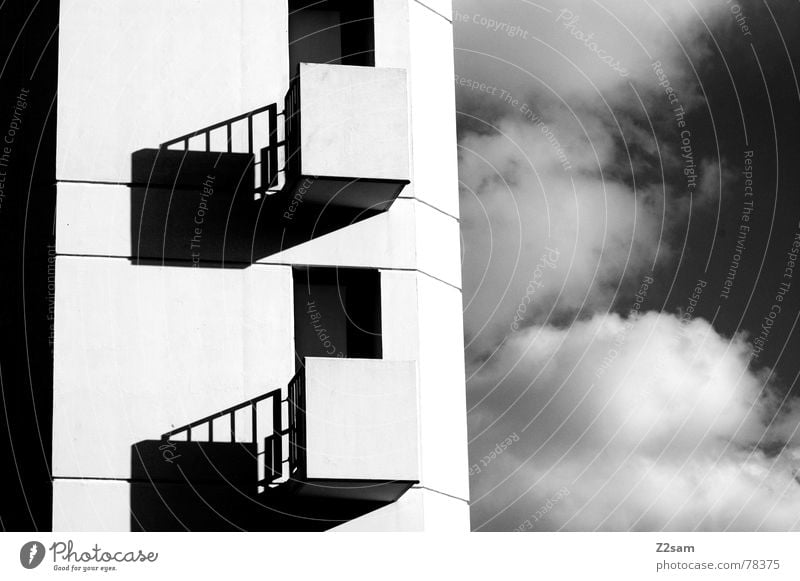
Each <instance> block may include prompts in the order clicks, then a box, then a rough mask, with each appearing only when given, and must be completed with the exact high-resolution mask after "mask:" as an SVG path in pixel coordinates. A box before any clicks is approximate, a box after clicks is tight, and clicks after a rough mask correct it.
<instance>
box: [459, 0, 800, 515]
mask: <svg viewBox="0 0 800 581" xmlns="http://www.w3.org/2000/svg"><path fill="white" fill-rule="evenodd" d="M454 7H455V44H456V52H455V56H456V78H455V79H454V83H455V85H456V90H457V100H458V110H459V113H458V116H459V119H458V120H459V156H460V179H461V204H462V209H461V212H462V236H463V254H464V255H463V263H464V266H463V272H464V308H465V325H466V342H467V376H468V385H467V387H468V399H469V427H470V438H471V442H470V462H471V470H470V472H471V477H470V479H471V487H472V502H473V508H472V525H473V528H474V529H477V530H515V529H522V530H788V529H800V483H798V480H800V479H799V478H798V477H796V473H797V471H798V469H800V427H799V426H800V400H798V399H797V397H798V396H800V394H798V393H796V391H797V377H798V372H799V371H800V358H798V357H797V355H798V350H800V340H799V339H798V337H800V331H799V330H798V329H797V328H796V325H797V323H798V313H799V308H800V270H797V271H796V274H795V270H793V269H794V268H795V265H794V261H795V259H796V258H800V256H797V251H798V249H799V248H800V193H798V188H800V169H798V163H797V160H798V154H800V147H799V146H800V139H798V138H797V136H798V135H800V115H798V114H797V113H798V107H800V84H799V83H798V70H797V69H798V65H799V64H800V4H798V3H796V2H788V1H786V2H777V1H775V0H768V1H759V2H755V1H754V2H739V3H736V2H734V1H726V0H708V1H705V0H704V1H702V2H701V1H700V0H661V1H659V2H652V1H650V0H637V1H632V0H597V1H591V0H586V1H577V0H575V1H572V0H564V1H561V0H559V2H555V1H550V0H541V1H538V2H532V1H529V0H503V1H502V2H501V1H488V0H455V3H454Z"/></svg>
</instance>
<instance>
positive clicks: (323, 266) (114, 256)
mask: <svg viewBox="0 0 800 581" xmlns="http://www.w3.org/2000/svg"><path fill="white" fill-rule="evenodd" d="M56 256H66V257H69V258H113V259H116V260H127V261H129V262H131V261H132V259H131V257H130V256H120V255H117V254H72V253H64V252H59V253H58V254H56ZM155 260H158V259H155ZM140 262H142V264H141V266H172V265H171V264H155V263H150V262H147V261H146V260H145V261H140ZM170 262H172V263H181V264H192V261H191V260H178V259H170ZM219 264H222V263H221V262H220V263H219ZM225 264H230V265H231V266H234V265H248V266H319V267H322V268H325V267H328V268H333V267H339V268H351V267H349V266H343V265H341V264H306V263H300V262H226V263H225ZM352 268H375V269H377V270H388V271H396V272H418V273H420V274H424V275H425V276H427V277H428V278H432V279H433V280H436V281H439V282H440V283H442V284H446V285H447V286H449V287H452V288H454V289H456V290H457V291H458V292H462V289H461V287H458V286H456V285H454V284H453V283H451V282H447V281H446V280H442V279H441V278H439V277H438V276H434V275H432V274H430V273H428V272H425V271H424V270H420V269H419V268H392V267H388V266H364V267H359V266H354V267H352Z"/></svg>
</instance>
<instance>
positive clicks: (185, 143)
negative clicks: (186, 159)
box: [183, 137, 189, 151]
mask: <svg viewBox="0 0 800 581" xmlns="http://www.w3.org/2000/svg"><path fill="white" fill-rule="evenodd" d="M183 149H184V150H185V151H189V138H188V137H187V138H186V139H184V140H183Z"/></svg>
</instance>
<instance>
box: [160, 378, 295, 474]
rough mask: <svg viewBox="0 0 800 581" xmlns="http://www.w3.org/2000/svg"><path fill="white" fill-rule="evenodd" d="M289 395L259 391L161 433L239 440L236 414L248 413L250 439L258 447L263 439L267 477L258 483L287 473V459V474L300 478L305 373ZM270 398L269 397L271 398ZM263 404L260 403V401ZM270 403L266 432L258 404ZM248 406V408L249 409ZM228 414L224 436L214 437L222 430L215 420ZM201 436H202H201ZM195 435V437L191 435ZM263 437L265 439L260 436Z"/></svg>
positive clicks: (167, 436)
mask: <svg viewBox="0 0 800 581" xmlns="http://www.w3.org/2000/svg"><path fill="white" fill-rule="evenodd" d="M288 393H289V397H288V398H287V399H282V397H281V390H280V389H275V390H273V391H270V392H268V393H265V394H262V395H259V396H258V397H254V398H252V399H249V400H247V401H244V402H242V403H240V404H237V405H235V406H232V407H229V408H227V409H224V410H222V411H219V412H216V413H214V414H211V415H210V416H206V417H204V418H202V419H199V420H196V421H194V422H191V423H189V424H186V425H185V426H181V427H179V428H175V429H173V430H170V431H169V432H165V433H164V434H162V435H161V439H162V440H164V441H171V440H172V441H176V437H178V438H180V440H182V438H183V437H184V436H185V438H186V440H185V441H187V442H192V441H195V442H232V443H235V442H237V441H240V440H238V439H237V430H236V417H237V414H242V413H244V414H248V413H249V416H250V430H249V431H250V442H252V443H253V444H256V446H257V449H259V448H258V445H259V443H260V442H261V441H263V442H264V447H263V450H260V451H259V452H258V455H259V456H263V467H264V478H263V479H261V480H259V481H258V485H259V486H269V485H274V484H275V483H276V481H278V480H280V479H282V478H283V476H284V469H283V468H284V467H283V465H284V463H287V464H288V472H287V478H294V479H299V478H302V477H304V476H305V458H306V455H305V444H306V439H305V374H303V372H302V371H301V372H298V373H297V374H296V375H295V376H294V377H293V378H292V380H291V382H290V383H289V387H288ZM268 400H270V401H268ZM259 404H261V405H259ZM283 404H286V406H287V410H286V412H287V413H286V415H287V417H288V420H289V422H288V426H287V428H286V429H284V428H283V419H282V418H283ZM264 405H266V406H269V413H271V416H272V426H271V430H267V432H268V433H264V430H260V428H261V424H260V423H259V408H262V409H263V407H264ZM248 408H249V412H248ZM225 418H227V426H226V428H227V429H224V430H222V431H223V432H224V433H225V434H226V438H225V439H219V438H217V439H215V436H219V434H220V430H215V429H214V422H218V421H221V422H223V423H225ZM198 436H199V437H198ZM193 437H194V440H193V439H192V438H193ZM262 437H263V440H262V439H261V438H262ZM285 437H286V438H288V443H289V453H288V456H287V458H284V457H283V440H284V438H285Z"/></svg>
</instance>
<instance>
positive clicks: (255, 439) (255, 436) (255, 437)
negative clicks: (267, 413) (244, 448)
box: [252, 403, 258, 444]
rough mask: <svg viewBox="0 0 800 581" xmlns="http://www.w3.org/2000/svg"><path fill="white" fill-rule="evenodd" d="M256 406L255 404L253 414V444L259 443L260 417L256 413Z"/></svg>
mask: <svg viewBox="0 0 800 581" xmlns="http://www.w3.org/2000/svg"><path fill="white" fill-rule="evenodd" d="M256 405H257V404H255V403H253V404H252V414H253V425H252V433H253V443H254V444H255V443H257V442H258V434H257V431H258V415H257V413H256Z"/></svg>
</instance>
